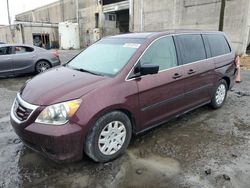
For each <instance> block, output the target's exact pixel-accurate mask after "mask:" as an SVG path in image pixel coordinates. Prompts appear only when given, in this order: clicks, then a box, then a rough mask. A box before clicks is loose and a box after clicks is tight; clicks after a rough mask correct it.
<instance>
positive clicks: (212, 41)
mask: <svg viewBox="0 0 250 188" xmlns="http://www.w3.org/2000/svg"><path fill="white" fill-rule="evenodd" d="M206 37H207V39H208V43H209V45H210V48H211V53H212V56H213V57H214V56H219V55H223V54H228V53H230V51H231V50H230V47H229V45H228V43H227V41H226V39H225V37H224V36H223V35H220V34H208V35H206Z"/></svg>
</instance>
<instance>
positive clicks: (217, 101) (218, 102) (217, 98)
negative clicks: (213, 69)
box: [210, 79, 228, 109]
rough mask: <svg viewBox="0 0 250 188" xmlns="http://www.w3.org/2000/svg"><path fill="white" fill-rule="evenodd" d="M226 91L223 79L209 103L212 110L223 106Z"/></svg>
mask: <svg viewBox="0 0 250 188" xmlns="http://www.w3.org/2000/svg"><path fill="white" fill-rule="evenodd" d="M227 91H228V86H227V82H226V81H225V80H224V79H222V80H220V81H219V83H218V84H217V87H216V90H215V92H214V95H213V98H212V100H211V103H210V105H211V106H212V108H214V109H218V108H220V107H222V106H223V104H224V103H225V100H226V97H227Z"/></svg>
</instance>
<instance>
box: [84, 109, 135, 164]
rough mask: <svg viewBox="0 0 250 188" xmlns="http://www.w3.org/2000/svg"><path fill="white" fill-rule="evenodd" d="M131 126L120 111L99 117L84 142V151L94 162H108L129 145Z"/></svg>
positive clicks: (126, 117)
mask: <svg viewBox="0 0 250 188" xmlns="http://www.w3.org/2000/svg"><path fill="white" fill-rule="evenodd" d="M131 135H132V126H131V122H130V119H129V118H128V116H127V115H126V114H124V113H122V112H120V111H113V112H110V113H108V114H106V115H104V116H102V117H101V118H99V119H98V120H97V121H96V123H95V124H94V126H93V127H92V129H91V131H90V133H89V134H88V136H87V138H86V142H85V147H84V151H85V153H86V154H87V155H88V156H89V157H90V158H92V159H93V160H94V161H96V162H108V161H111V160H113V159H115V158H117V157H119V156H120V155H121V154H122V153H124V151H125V150H126V148H127V147H128V145H129V142H130V139H131Z"/></svg>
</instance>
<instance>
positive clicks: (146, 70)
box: [140, 64, 159, 76]
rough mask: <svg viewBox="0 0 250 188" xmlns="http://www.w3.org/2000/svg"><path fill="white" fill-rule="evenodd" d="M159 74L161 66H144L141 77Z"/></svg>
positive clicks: (141, 69)
mask: <svg viewBox="0 0 250 188" xmlns="http://www.w3.org/2000/svg"><path fill="white" fill-rule="evenodd" d="M158 72H159V65H154V64H144V65H141V67H140V76H143V75H148V74H157V73H158Z"/></svg>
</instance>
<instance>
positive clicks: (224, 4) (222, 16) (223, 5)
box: [219, 0, 226, 31]
mask: <svg viewBox="0 0 250 188" xmlns="http://www.w3.org/2000/svg"><path fill="white" fill-rule="evenodd" d="M225 8H226V0H221V7H220V20H219V31H223V27H224V16H225Z"/></svg>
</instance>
